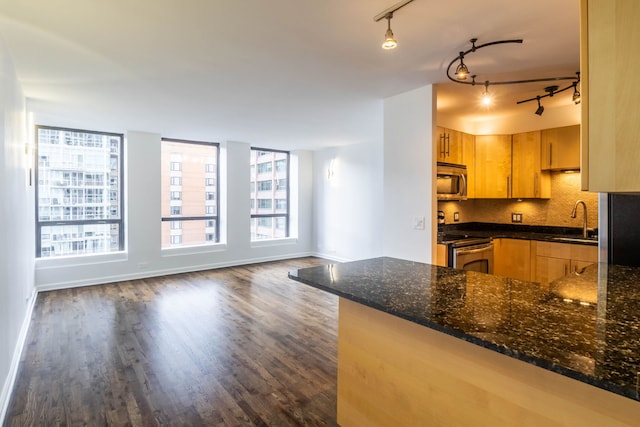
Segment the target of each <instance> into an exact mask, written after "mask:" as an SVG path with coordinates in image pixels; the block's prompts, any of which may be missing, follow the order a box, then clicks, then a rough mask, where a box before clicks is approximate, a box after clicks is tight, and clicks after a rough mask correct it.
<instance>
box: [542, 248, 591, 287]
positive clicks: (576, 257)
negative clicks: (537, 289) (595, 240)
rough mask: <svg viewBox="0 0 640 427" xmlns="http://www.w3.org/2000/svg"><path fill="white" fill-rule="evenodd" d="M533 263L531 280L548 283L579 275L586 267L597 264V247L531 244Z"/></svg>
mask: <svg viewBox="0 0 640 427" xmlns="http://www.w3.org/2000/svg"><path fill="white" fill-rule="evenodd" d="M532 244H533V245H535V249H534V251H533V253H535V257H533V256H532V260H533V262H534V263H535V267H534V269H533V273H534V275H533V277H532V280H533V281H534V282H539V283H550V282H553V281H554V280H557V279H560V278H562V277H566V276H569V275H571V274H575V273H579V272H580V271H581V270H583V269H584V268H585V267H586V266H588V265H591V264H593V263H596V262H598V247H597V246H589V245H573V244H568V243H554V242H533V243H532Z"/></svg>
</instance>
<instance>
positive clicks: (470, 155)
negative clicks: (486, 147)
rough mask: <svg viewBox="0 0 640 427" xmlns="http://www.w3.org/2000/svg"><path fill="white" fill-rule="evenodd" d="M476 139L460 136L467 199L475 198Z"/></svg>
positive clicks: (469, 136)
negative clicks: (465, 171)
mask: <svg viewBox="0 0 640 427" xmlns="http://www.w3.org/2000/svg"><path fill="white" fill-rule="evenodd" d="M475 145H476V137H475V136H473V135H469V134H468V133H463V134H462V164H463V165H466V166H467V198H469V199H473V198H475V197H476V147H475Z"/></svg>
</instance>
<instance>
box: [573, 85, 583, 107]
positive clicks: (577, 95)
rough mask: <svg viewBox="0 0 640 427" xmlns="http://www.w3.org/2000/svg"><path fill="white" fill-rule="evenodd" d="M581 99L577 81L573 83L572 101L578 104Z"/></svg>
mask: <svg viewBox="0 0 640 427" xmlns="http://www.w3.org/2000/svg"><path fill="white" fill-rule="evenodd" d="M581 101H582V96H581V95H580V91H579V90H578V82H575V83H573V103H574V104H576V105H578V104H580V102H581Z"/></svg>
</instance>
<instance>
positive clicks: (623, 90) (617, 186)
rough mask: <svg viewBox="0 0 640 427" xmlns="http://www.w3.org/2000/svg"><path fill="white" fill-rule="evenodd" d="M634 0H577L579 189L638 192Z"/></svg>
mask: <svg viewBox="0 0 640 427" xmlns="http://www.w3.org/2000/svg"><path fill="white" fill-rule="evenodd" d="M638 22H640V1H638V0H582V2H581V26H580V28H581V37H580V60H581V66H580V69H581V73H582V74H581V83H580V91H581V93H582V106H581V107H582V174H581V176H582V189H583V190H589V191H597V192H627V191H628V192H631V191H640V174H639V173H638V165H640V150H638V135H640V120H638V100H639V99H640V80H638V72H637V70H638V69H640V49H638V46H640V27H639V26H638Z"/></svg>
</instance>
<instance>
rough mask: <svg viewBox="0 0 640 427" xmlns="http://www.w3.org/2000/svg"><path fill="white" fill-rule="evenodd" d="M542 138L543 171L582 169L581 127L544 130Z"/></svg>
mask: <svg viewBox="0 0 640 427" xmlns="http://www.w3.org/2000/svg"><path fill="white" fill-rule="evenodd" d="M540 136H541V140H542V144H541V145H542V147H541V153H540V154H541V157H542V169H544V170H569V169H580V125H575V126H565V127H561V128H553V129H544V130H543V131H542V132H541V135H540Z"/></svg>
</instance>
